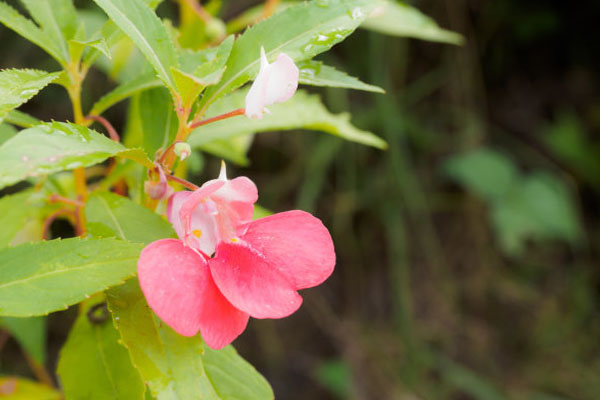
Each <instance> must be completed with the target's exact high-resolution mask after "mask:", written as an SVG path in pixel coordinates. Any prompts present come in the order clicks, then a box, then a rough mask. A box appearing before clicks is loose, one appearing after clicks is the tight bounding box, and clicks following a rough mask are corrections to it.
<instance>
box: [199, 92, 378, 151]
mask: <svg viewBox="0 0 600 400" xmlns="http://www.w3.org/2000/svg"><path fill="white" fill-rule="evenodd" d="M245 95H246V91H244V90H240V91H237V92H235V93H232V94H231V95H229V96H227V97H225V98H223V99H221V100H219V101H218V102H216V103H215V104H214V105H213V106H212V107H211V108H210V109H209V112H208V113H207V115H208V117H211V116H214V115H219V114H223V113H225V112H228V111H231V110H235V109H236V108H240V107H243V104H244V98H245ZM269 110H270V112H271V114H265V115H264V116H263V118H262V119H248V118H246V117H238V118H231V119H228V120H226V121H219V122H215V123H212V124H209V125H205V126H202V127H200V128H198V129H196V130H195V131H194V132H193V133H192V134H191V135H190V138H189V139H188V142H189V144H190V145H191V146H194V147H201V146H203V145H205V144H207V143H210V142H211V141H213V140H226V139H229V138H232V137H237V136H243V135H249V134H252V133H259V132H268V131H276V130H290V129H299V128H303V129H310V130H316V131H322V132H326V133H330V134H332V135H335V136H339V137H341V138H343V139H346V140H350V141H353V142H357V143H362V144H366V145H368V146H373V147H377V148H380V149H385V148H386V147H387V144H386V142H385V141H384V140H383V139H380V138H379V137H377V136H375V135H374V134H372V133H371V132H367V131H362V130H360V129H358V128H356V127H354V126H353V125H352V124H351V123H350V116H349V115H348V114H337V115H334V114H332V113H330V112H329V111H328V110H327V109H326V108H325V106H324V105H323V104H322V103H321V99H320V98H319V96H317V95H309V94H307V93H306V92H304V91H301V90H299V91H297V92H296V94H295V95H294V96H293V97H292V98H291V99H289V100H288V101H286V102H284V103H279V104H275V105H273V106H271V107H269Z"/></svg>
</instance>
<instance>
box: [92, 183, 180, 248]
mask: <svg viewBox="0 0 600 400" xmlns="http://www.w3.org/2000/svg"><path fill="white" fill-rule="evenodd" d="M85 216H86V220H87V225H86V227H87V232H88V234H89V235H91V236H92V237H118V238H120V239H123V240H127V241H129V242H134V243H143V244H148V243H150V242H153V241H155V240H158V239H164V238H167V237H174V236H175V232H174V231H173V228H172V227H171V224H169V223H168V222H167V221H166V220H164V219H163V218H161V217H160V216H159V215H158V214H156V213H154V212H152V211H150V210H149V209H147V208H146V207H143V206H141V205H139V204H137V203H134V202H133V201H131V200H130V199H128V198H126V197H123V196H119V195H116V194H114V193H110V192H97V193H94V194H92V195H91V196H90V198H89V199H88V202H87V205H86V207H85Z"/></svg>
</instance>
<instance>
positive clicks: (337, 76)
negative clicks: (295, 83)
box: [298, 60, 385, 93]
mask: <svg viewBox="0 0 600 400" xmlns="http://www.w3.org/2000/svg"><path fill="white" fill-rule="evenodd" d="M298 69H299V70H300V79H299V82H300V83H302V84H304V85H311V86H328V87H337V88H346V89H356V90H364V91H367V92H375V93H385V90H383V89H382V88H380V87H379V86H374V85H369V84H367V83H364V82H361V81H360V80H359V79H357V78H355V77H353V76H350V75H348V74H346V73H345V72H342V71H338V70H337V69H335V68H333V67H330V66H328V65H325V64H323V63H322V62H320V61H315V60H309V61H303V62H301V63H300V64H298Z"/></svg>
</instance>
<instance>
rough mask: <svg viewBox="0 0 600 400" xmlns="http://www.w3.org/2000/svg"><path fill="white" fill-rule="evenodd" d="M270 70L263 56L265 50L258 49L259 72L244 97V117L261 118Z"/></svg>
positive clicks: (265, 57)
mask: <svg viewBox="0 0 600 400" xmlns="http://www.w3.org/2000/svg"><path fill="white" fill-rule="evenodd" d="M270 72H271V68H270V65H269V62H268V61H267V56H266V55H265V49H264V48H263V47H261V48H260V71H259V72H258V75H257V76H256V79H255V80H254V83H252V86H251V87H250V90H249V91H248V94H247V95H246V106H245V110H246V116H247V117H248V118H259V119H260V118H262V116H263V110H264V108H265V98H266V95H267V85H268V83H269V75H270Z"/></svg>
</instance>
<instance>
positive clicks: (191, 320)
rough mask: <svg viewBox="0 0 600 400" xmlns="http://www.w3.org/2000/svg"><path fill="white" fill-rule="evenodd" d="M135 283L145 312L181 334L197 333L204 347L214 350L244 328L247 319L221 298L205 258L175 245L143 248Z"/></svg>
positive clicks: (168, 242) (167, 241) (173, 241)
mask: <svg viewBox="0 0 600 400" xmlns="http://www.w3.org/2000/svg"><path fill="white" fill-rule="evenodd" d="M138 278H139V281H140V286H141V288H142V291H143V292H144V295H145V296H146V300H147V301H148V304H149V305H150V308H152V310H154V312H155V313H156V314H157V315H158V316H159V317H160V319H162V320H163V321H164V322H165V323H166V324H167V325H169V326H170V327H171V328H173V329H174V330H175V331H176V332H177V333H179V334H181V335H184V336H193V335H195V334H196V333H197V332H198V330H200V332H201V333H202V338H203V340H204V341H205V342H206V344H207V345H208V346H210V347H211V348H213V349H220V348H223V347H225V346H226V345H228V344H229V343H231V342H232V341H233V340H234V339H235V338H236V337H238V336H239V335H240V334H241V333H242V332H243V331H244V329H245V328H246V325H247V323H248V314H246V313H244V312H242V311H240V310H238V309H236V308H235V307H233V305H232V304H231V303H229V302H228V301H227V299H226V298H225V297H223V295H222V294H221V292H220V291H219V289H218V288H217V286H216V285H215V283H214V281H213V279H212V276H211V274H210V271H209V269H208V264H207V262H206V259H205V258H204V257H203V256H201V255H199V254H198V253H196V252H195V251H194V250H192V249H190V248H189V247H186V246H185V245H184V244H183V243H182V242H181V241H180V240H176V239H163V240H159V241H156V242H153V243H151V244H149V245H148V246H146V248H145V249H144V250H143V251H142V254H141V255H140V259H139V261H138Z"/></svg>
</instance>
